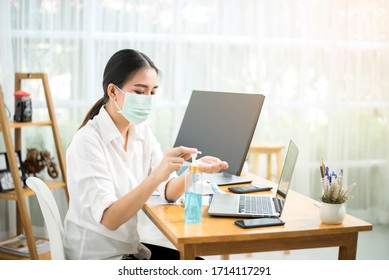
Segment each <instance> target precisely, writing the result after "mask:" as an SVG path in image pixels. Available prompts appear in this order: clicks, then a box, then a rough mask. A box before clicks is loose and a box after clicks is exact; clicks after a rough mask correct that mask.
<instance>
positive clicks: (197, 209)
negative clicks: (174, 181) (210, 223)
mask: <svg viewBox="0 0 389 280" xmlns="http://www.w3.org/2000/svg"><path fill="white" fill-rule="evenodd" d="M184 207H185V223H186V224H194V223H201V208H202V174H201V173H200V172H199V171H198V169H197V170H195V169H194V168H192V166H190V171H189V173H187V174H186V176H185V193H184Z"/></svg>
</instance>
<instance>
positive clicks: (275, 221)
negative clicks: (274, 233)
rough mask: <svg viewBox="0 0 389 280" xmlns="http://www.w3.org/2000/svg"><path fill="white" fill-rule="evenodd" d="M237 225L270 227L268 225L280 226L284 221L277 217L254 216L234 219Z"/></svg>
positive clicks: (243, 226)
mask: <svg viewBox="0 0 389 280" xmlns="http://www.w3.org/2000/svg"><path fill="white" fill-rule="evenodd" d="M235 224H236V225H237V226H240V227H242V228H255V227H270V226H282V225H284V224H285V222H284V221H282V220H280V219H279V218H255V219H245V220H237V221H235Z"/></svg>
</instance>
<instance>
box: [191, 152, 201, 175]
mask: <svg viewBox="0 0 389 280" xmlns="http://www.w3.org/2000/svg"><path fill="white" fill-rule="evenodd" d="M197 154H201V152H200V151H198V152H197V153H195V154H193V155H192V164H191V165H190V166H189V171H190V172H199V165H198V164H197V162H196V158H197Z"/></svg>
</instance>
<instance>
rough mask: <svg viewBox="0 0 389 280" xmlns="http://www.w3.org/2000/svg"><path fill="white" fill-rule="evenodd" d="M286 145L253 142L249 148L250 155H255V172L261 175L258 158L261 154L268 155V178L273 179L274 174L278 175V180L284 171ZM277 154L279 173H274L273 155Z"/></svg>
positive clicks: (253, 160)
mask: <svg viewBox="0 0 389 280" xmlns="http://www.w3.org/2000/svg"><path fill="white" fill-rule="evenodd" d="M283 149H284V145H280V144H271V143H268V144H267V143H253V144H251V146H250V148H249V155H250V156H252V157H253V159H252V162H253V170H252V171H253V173H254V174H257V175H259V174H258V173H259V166H258V159H259V155H260V154H266V155H267V164H266V165H267V166H266V169H267V172H266V179H268V180H272V178H273V176H277V180H278V179H279V178H280V177H281V171H282V150H283ZM273 154H275V155H276V157H277V173H276V174H273V171H272V155H273Z"/></svg>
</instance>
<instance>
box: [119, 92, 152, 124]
mask: <svg viewBox="0 0 389 280" xmlns="http://www.w3.org/2000/svg"><path fill="white" fill-rule="evenodd" d="M116 88H117V89H118V90H120V91H121V92H123V93H124V94H125V95H124V102H123V108H122V109H120V107H119V105H118V104H117V103H116V101H115V104H116V106H117V107H118V109H119V111H118V113H121V114H122V115H123V116H124V117H125V118H126V119H127V120H128V121H129V122H132V123H133V124H135V125H138V124H140V123H142V122H144V121H145V120H147V119H148V117H149V116H150V114H151V112H152V111H153V109H154V105H155V96H153V95H143V94H136V93H129V92H124V91H123V90H121V89H120V88H118V87H116Z"/></svg>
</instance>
